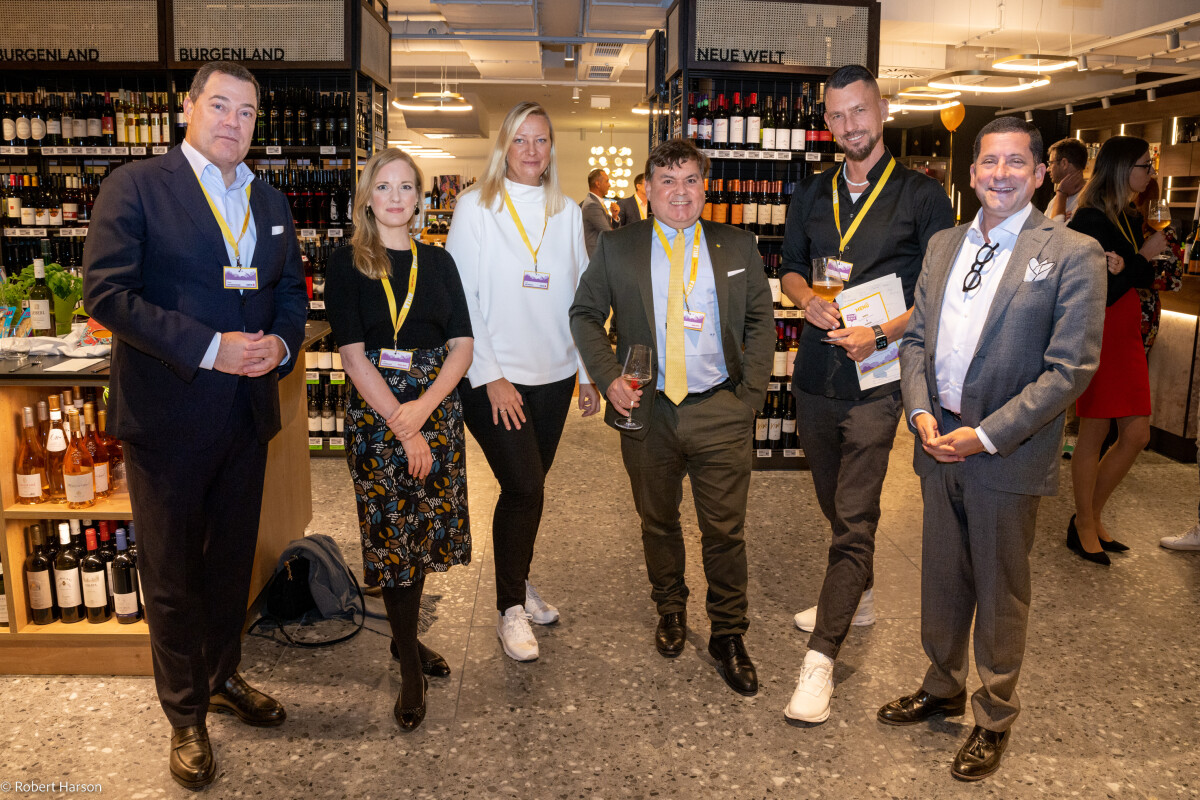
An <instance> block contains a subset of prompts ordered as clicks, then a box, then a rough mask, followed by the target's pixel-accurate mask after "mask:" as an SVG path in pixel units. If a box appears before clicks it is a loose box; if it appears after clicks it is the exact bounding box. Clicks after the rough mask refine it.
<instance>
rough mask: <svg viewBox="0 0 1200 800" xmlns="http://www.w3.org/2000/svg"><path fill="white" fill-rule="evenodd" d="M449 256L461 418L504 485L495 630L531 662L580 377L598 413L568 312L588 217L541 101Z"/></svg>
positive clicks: (514, 653)
mask: <svg viewBox="0 0 1200 800" xmlns="http://www.w3.org/2000/svg"><path fill="white" fill-rule="evenodd" d="M446 249H447V250H448V251H450V254H451V255H452V256H453V257H454V261H455V263H456V264H457V265H458V271H459V275H460V277H461V278H462V284H463V290H464V291H465V292H466V296H467V306H468V308H469V309H470V312H471V326H472V329H473V332H474V336H475V360H474V362H473V363H472V365H471V369H470V370H469V371H468V372H467V377H466V378H465V379H463V381H462V383H461V384H460V385H459V394H460V396H461V398H462V404H463V416H464V419H465V421H466V423H467V428H468V430H470V431H471V435H472V436H474V437H475V439H476V441H478V442H479V446H480V447H481V448H482V449H483V454H484V456H486V457H487V460H488V465H489V466H491V468H492V472H493V473H494V474H495V476H496V480H497V481H498V482H499V483H500V497H499V499H498V500H497V502H496V511H495V514H494V515H493V519H492V543H493V548H494V553H495V561H496V608H497V610H498V611H499V613H500V617H499V621H498V622H497V625H496V632H497V635H499V637H500V641H501V644H502V645H503V646H504V652H505V653H507V654H508V655H509V657H511V658H513V659H516V660H517V661H532V660H533V659H535V658H537V657H538V646H537V640H536V639H535V638H534V635H533V630H532V629H531V628H530V626H529V622H530V621H533V622H535V623H537V624H540V625H549V624H551V623H554V622H557V621H558V609H556V608H555V607H554V606H552V605H550V604H548V603H546V602H545V601H544V600H542V598H541V597H540V596H539V595H538V593H537V590H536V589H535V588H534V587H533V585H532V584H530V583H529V566H530V563H531V562H532V561H533V545H534V541H535V539H536V538H537V532H538V526H539V525H540V523H541V518H542V508H543V506H544V486H545V478H546V473H547V472H549V471H550V465H551V463H552V462H553V461H554V453H555V451H556V450H557V449H558V440H559V438H560V437H561V436H562V429H563V424H564V423H565V422H566V417H567V411H568V410H569V408H570V405H571V395H572V394H573V392H574V388H575V378H576V375H577V374H578V377H579V408H580V409H581V410H582V412H583V416H585V417H587V416H591V415H592V414H595V413H596V412H597V411H599V410H600V396H599V394H598V393H597V392H596V389H595V387H594V386H593V385H592V384H591V382H590V380H589V378H588V376H587V373H586V372H585V371H584V369H583V366H582V364H581V363H580V361H579V357H578V354H577V353H576V351H575V344H574V342H573V341H572V339H571V330H570V324H569V319H568V315H567V312H568V310H569V309H570V307H571V302H572V300H573V299H574V297H575V287H576V285H577V284H578V283H579V277H580V275H582V274H583V270H584V269H585V268H586V267H587V263H588V258H587V250H586V248H585V247H584V242H583V218H582V215H581V214H580V211H579V207H578V206H577V205H575V204H574V203H572V202H570V201H569V200H568V199H567V198H566V197H565V196H564V195H563V193H562V189H561V188H560V187H559V183H558V169H557V165H556V163H555V153H554V129H553V127H552V126H551V124H550V118H549V116H547V114H546V111H545V109H543V108H542V107H541V106H540V105H538V104H537V103H532V102H524V103H520V104H518V105H517V106H516V107H514V108H513V109H512V110H511V111H509V112H508V115H507V116H506V117H505V118H504V123H503V124H502V125H501V126H500V134H499V136H498V137H497V138H496V141H495V143H494V144H493V147H492V152H491V155H490V157H489V159H488V165H487V168H486V170H485V173H484V176H483V178H482V179H481V180H480V181H479V182H478V183H477V184H476V185H475V186H473V187H471V189H469V190H468V191H466V192H464V193H463V194H462V196H461V197H460V198H459V200H458V204H457V205H456V206H455V208H454V222H453V224H452V225H451V226H450V235H449V236H448V238H447V239H446Z"/></svg>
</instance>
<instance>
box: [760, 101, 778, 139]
mask: <svg viewBox="0 0 1200 800" xmlns="http://www.w3.org/2000/svg"><path fill="white" fill-rule="evenodd" d="M765 102H766V108H765V110H764V111H763V116H762V149H763V150H775V149H776V144H775V137H776V133H777V130H778V127H779V126H778V123H777V122H776V121H775V106H774V101H773V100H772V99H771V95H767V99H766V101H765Z"/></svg>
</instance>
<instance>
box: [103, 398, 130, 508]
mask: <svg viewBox="0 0 1200 800" xmlns="http://www.w3.org/2000/svg"><path fill="white" fill-rule="evenodd" d="M97 416H98V417H99V418H100V425H99V428H98V431H97V433H98V434H99V436H100V440H101V441H102V442H104V449H105V450H106V451H107V452H108V489H109V491H110V492H112V491H115V490H117V489H119V488H121V487H122V486H124V485H125V451H124V450H122V448H121V443H120V442H119V441H117V439H116V438H114V437H112V436H109V435H108V434H107V433H105V430H104V428H105V426H106V425H107V424H108V412H107V411H100V412H99V413H98V414H97Z"/></svg>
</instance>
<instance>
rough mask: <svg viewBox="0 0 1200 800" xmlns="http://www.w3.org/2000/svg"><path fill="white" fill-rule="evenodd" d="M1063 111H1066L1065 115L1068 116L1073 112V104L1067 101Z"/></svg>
mask: <svg viewBox="0 0 1200 800" xmlns="http://www.w3.org/2000/svg"><path fill="white" fill-rule="evenodd" d="M1063 111H1065V112H1067V116H1068V117H1069V116H1071V115H1072V114H1074V113H1075V106H1073V105H1071V104H1070V103H1067V107H1066V108H1064V109H1063Z"/></svg>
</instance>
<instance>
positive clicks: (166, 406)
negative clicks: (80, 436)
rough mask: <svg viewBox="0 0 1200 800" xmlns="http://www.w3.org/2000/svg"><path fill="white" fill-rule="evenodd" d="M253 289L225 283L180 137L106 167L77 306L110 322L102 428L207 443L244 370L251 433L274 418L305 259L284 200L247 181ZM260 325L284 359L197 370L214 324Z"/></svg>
mask: <svg viewBox="0 0 1200 800" xmlns="http://www.w3.org/2000/svg"><path fill="white" fill-rule="evenodd" d="M250 208H251V211H252V213H253V217H254V226H255V231H256V234H257V237H258V238H257V242H256V244H255V247H254V258H253V261H252V262H251V264H250V266H252V267H254V268H255V269H257V270H258V285H259V288H258V289H257V290H246V291H245V292H244V293H239V292H238V291H237V290H236V289H226V288H224V274H223V270H222V267H224V266H226V265H227V264H228V263H229V256H228V255H227V252H226V249H225V241H224V238H223V237H222V235H221V230H220V228H219V227H218V226H217V222H216V219H215V218H214V217H213V214H212V210H211V209H210V208H209V206H208V203H207V202H206V201H205V199H204V194H203V193H202V192H201V190H200V183H199V181H197V179H196V175H195V173H194V172H192V168H191V165H190V164H189V163H188V161H187V158H186V157H185V156H184V154H183V151H182V150H180V148H179V147H175V148H173V149H172V150H171V151H170V152H168V153H167V154H166V155H164V156H159V157H157V158H151V159H147V160H145V161H139V162H133V163H130V164H126V165H125V166H122V167H120V168H118V169H117V170H115V171H114V172H113V173H112V174H111V175H109V176H108V177H107V178H105V180H104V182H103V183H102V184H101V189H100V195H99V197H98V198H97V199H96V204H95V208H94V209H93V211H92V220H91V224H90V226H89V228H88V237H87V243H86V246H85V248H84V308H86V309H87V311H88V313H89V314H91V315H92V316H93V317H95V318H96V319H97V320H98V321H99V322H101V323H103V324H104V325H105V326H106V327H108V328H109V329H110V330H111V331H112V332H113V347H112V368H111V371H110V396H109V422H108V432H109V433H110V434H112V435H113V436H116V437H117V438H118V439H121V440H124V441H129V442H133V443H135V444H140V445H145V446H151V447H153V446H172V447H180V448H183V449H189V450H198V449H203V448H206V447H208V446H210V445H212V444H213V442H214V440H215V438H216V436H217V435H218V433H219V432H220V431H221V429H222V426H223V425H224V423H225V421H226V420H228V419H229V415H230V412H231V410H232V408H233V403H234V396H235V394H236V392H237V389H238V383H239V381H247V382H248V388H249V394H250V399H251V407H252V410H253V415H254V425H255V430H256V433H257V435H258V440H259V441H260V442H262V443H266V442H268V441H270V439H271V437H272V436H274V435H275V434H276V433H277V432H278V431H279V428H280V415H279V392H278V383H279V379H280V378H281V377H282V376H283V375H286V374H287V373H288V372H289V371H290V370H291V369H292V367H294V366H295V363H296V359H297V358H298V357H299V355H300V345H301V341H302V339H303V336H304V324H305V321H306V318H307V303H308V293H307V290H306V288H305V285H304V268H303V266H302V263H301V260H300V248H299V245H298V243H297V240H296V232H295V229H294V227H293V223H292V214H291V209H290V208H289V206H288V202H287V199H286V198H285V197H284V196H283V195H282V194H280V193H279V191H277V190H276V189H274V188H272V187H270V186H268V185H266V184H265V183H264V182H262V181H258V180H255V181H253V182H252V183H251V192H250ZM258 330H262V331H263V332H264V333H267V334H275V335H277V336H279V337H280V338H282V339H283V341H284V342H285V343H286V344H287V346H288V350H289V352H290V353H291V358H290V359H289V360H288V361H287V362H286V363H285V364H283V365H281V366H280V367H279V368H278V369H276V370H275V371H273V372H271V373H269V374H267V375H264V376H263V377H261V378H244V377H243V378H239V377H238V376H236V375H229V374H226V373H224V372H218V371H217V370H208V369H201V368H200V362H201V360H203V358H204V354H205V352H206V351H207V350H208V347H209V345H210V343H211V342H212V338H213V334H214V333H218V332H221V333H224V332H229V331H246V332H250V333H253V332H255V331H258Z"/></svg>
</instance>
